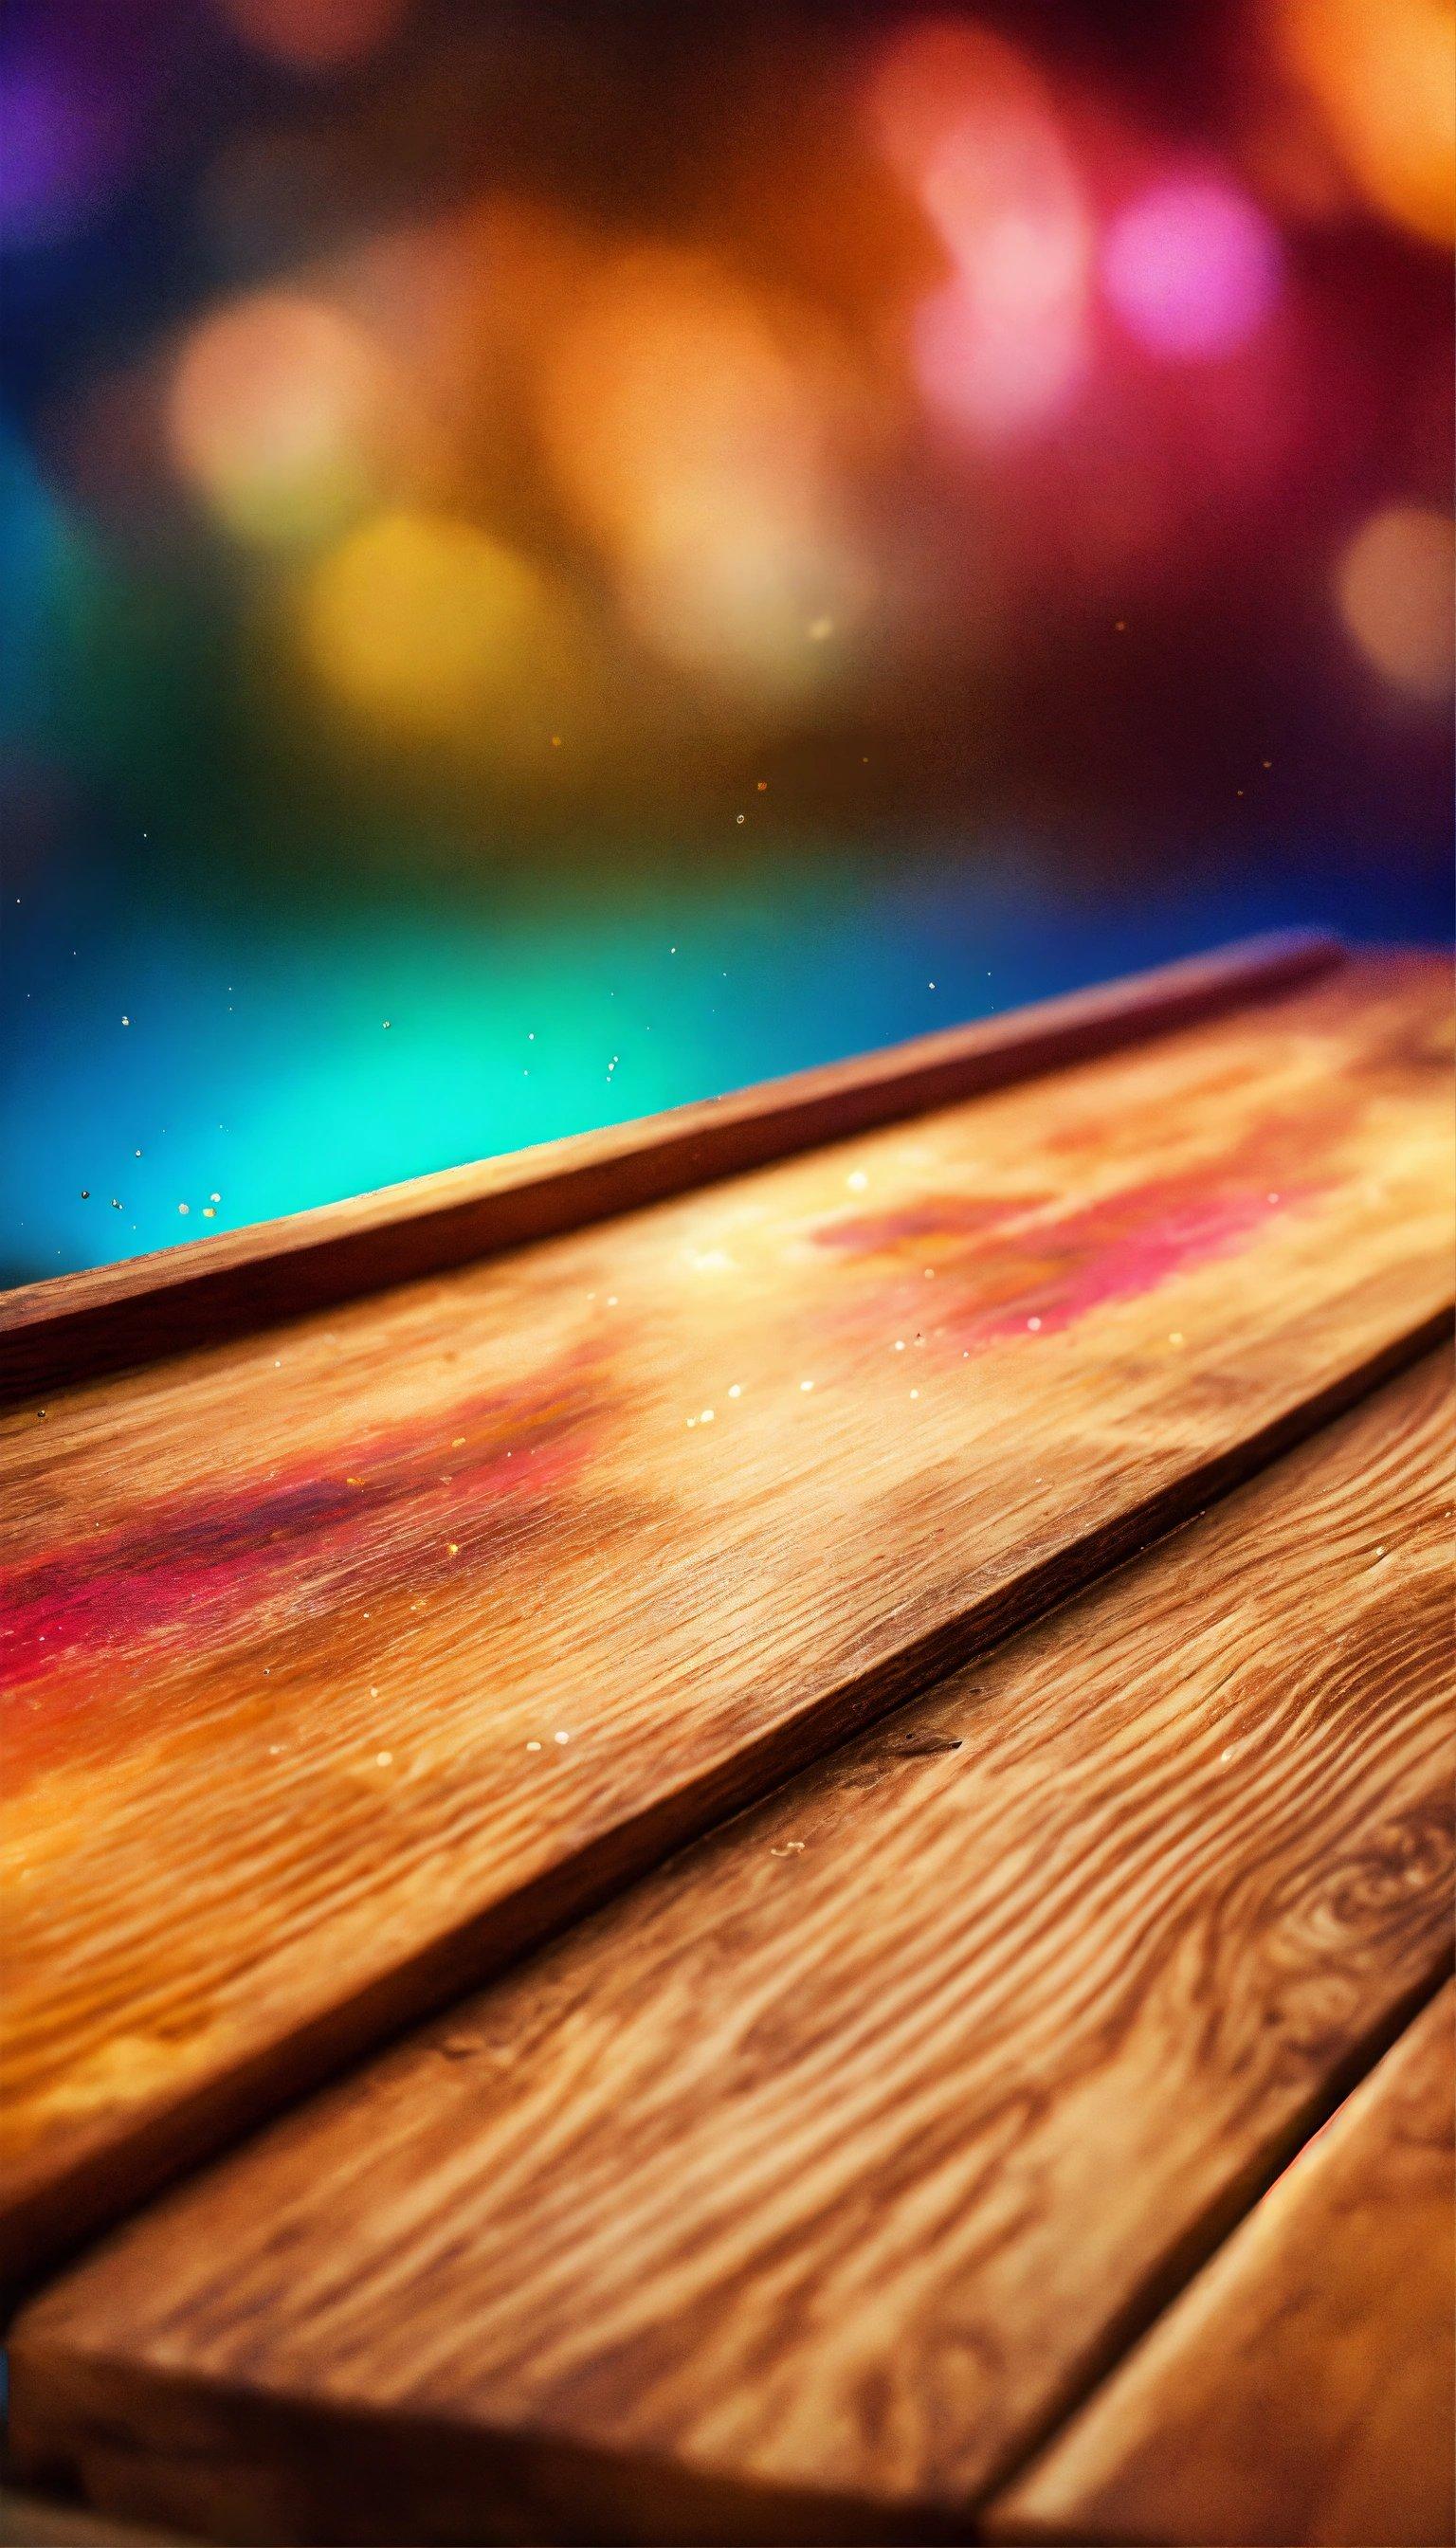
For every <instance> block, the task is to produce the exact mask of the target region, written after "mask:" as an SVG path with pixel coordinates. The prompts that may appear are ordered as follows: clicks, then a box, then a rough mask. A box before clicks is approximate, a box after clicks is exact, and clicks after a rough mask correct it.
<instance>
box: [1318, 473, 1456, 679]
mask: <svg viewBox="0 0 1456 2548" xmlns="http://www.w3.org/2000/svg"><path fill="white" fill-rule="evenodd" d="M1336 591H1337V594H1338V598H1339V606H1340V612H1341V616H1342V617H1343V619H1344V623H1345V626H1346V627H1347V629H1348V630H1349V632H1350V635H1351V636H1352V637H1353V638H1354V640H1355V643H1356V645H1357V646H1358V647H1359V648H1360V650H1361V652H1362V654H1364V655H1365V656H1367V657H1368V659H1369V661H1370V662H1371V663H1372V664H1373V665H1374V666H1375V668H1376V670H1377V672H1379V673H1382V674H1383V675H1384V677H1385V679H1386V680H1387V681H1388V682H1390V683H1394V685H1395V686H1396V687H1397V688H1398V689H1402V690H1405V691H1408V692H1409V693H1410V695H1411V696H1412V697H1414V698H1418V699H1426V700H1430V701H1432V702H1439V701H1440V700H1442V699H1445V698H1449V696H1450V694H1451V688H1452V676H1453V670H1456V639H1453V627H1452V618H1453V608H1456V523H1453V522H1452V520H1451V518H1450V516H1449V514H1445V513H1438V512H1435V511H1433V510H1428V509H1426V508H1425V507H1423V506H1419V505H1414V504H1392V505H1390V506H1389V507H1387V509H1386V510H1384V511H1383V512H1379V513H1376V514H1374V515H1373V516H1372V518H1371V519H1370V520H1369V521H1368V522H1366V523H1365V524H1364V526H1363V528H1362V529H1360V530H1359V531H1357V532H1356V534H1355V537H1354V538H1353V539H1352V540H1351V542H1350V544H1349V546H1348V548H1347V549H1346V550H1345V552H1344V555H1343V556H1342V557H1341V559H1340V562H1339V569H1338V574H1337V577H1336Z"/></svg>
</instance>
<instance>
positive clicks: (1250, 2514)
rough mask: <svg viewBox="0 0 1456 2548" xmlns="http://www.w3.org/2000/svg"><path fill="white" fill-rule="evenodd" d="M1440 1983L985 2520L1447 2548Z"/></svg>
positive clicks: (1182, 2535) (1449, 2485) (1061, 2531)
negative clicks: (1184, 2289) (1179, 2295)
mask: <svg viewBox="0 0 1456 2548" xmlns="http://www.w3.org/2000/svg"><path fill="white" fill-rule="evenodd" d="M1453 2025H1456V1992H1453V1990H1452V1988H1451V1987H1450V1986H1449V1985H1448V1986H1447V1988H1446V1989H1445V1990H1444V1991H1442V1992H1441V1993H1440V1995H1439V1997H1438V1998H1437V1999H1436V2000H1435V2001H1434V2002H1433V2003H1432V2005H1431V2006H1430V2007H1429V2008H1428V2009H1426V2011H1425V2012H1424V2014H1423V2015H1422V2016H1421V2017H1419V2018H1418V2019H1417V2020H1416V2022H1415V2023H1414V2025H1413V2026H1412V2027H1411V2028H1410V2032H1409V2033H1408V2034H1407V2035H1406V2036H1405V2037H1404V2038H1403V2039H1402V2041H1401V2042H1400V2043H1399V2044H1398V2045H1397V2046H1396V2047H1395V2048H1394V2050H1393V2051H1391V2052H1388V2053H1387V2055H1386V2057H1385V2059H1384V2060H1383V2061H1382V2062H1381V2063H1380V2064H1379V2066H1378V2068H1377V2069H1376V2070H1374V2071H1373V2072H1372V2074H1371V2075H1370V2077H1369V2078H1368V2079H1366V2080H1365V2081H1364V2082H1363V2084H1362V2085H1361V2086H1360V2087H1359V2088H1358V2089H1357V2090H1356V2091H1355V2094H1354V2095H1353V2096H1352V2097H1351V2098H1350V2099H1349V2102H1348V2103H1347V2104H1346V2105H1345V2106H1343V2107H1342V2108H1341V2110H1340V2112H1339V2113H1338V2114H1337V2115H1336V2116H1335V2117H1334V2118H1333V2120H1332V2121H1331V2122H1330V2123H1329V2124H1328V2125H1327V2126H1326V2127H1325V2129H1324V2131H1323V2132H1322V2133H1320V2134H1319V2136H1318V2137H1317V2138H1316V2139H1314V2140H1313V2141H1311V2142H1310V2144H1309V2145H1308V2147H1307V2148H1305V2149H1303V2150H1302V2151H1301V2152H1300V2155H1299V2157H1298V2158H1297V2159H1296V2160H1294V2162H1293V2163H1292V2164H1291V2166H1290V2167H1289V2168H1288V2169H1287V2170H1286V2171H1285V2173H1284V2175H1283V2176H1281V2177H1280V2179H1279V2180H1278V2182H1277V2184H1276V2185H1275V2186H1274V2187H1273V2189H1272V2190H1271V2192H1270V2193H1269V2194H1268V2195H1267V2196H1266V2197H1265V2199H1264V2201H1263V2202H1262V2203H1261V2204H1260V2205H1259V2207H1258V2209H1257V2210H1256V2211H1255V2212H1254V2213H1253V2214H1252V2215H1251V2217H1250V2218H1249V2219H1248V2220H1247V2221H1246V2222H1244V2223H1243V2224H1242V2226H1241V2227H1240V2228H1239V2229H1238V2230H1237V2231H1236V2232H1235V2233H1234V2235H1233V2236H1232V2238H1230V2239H1229V2244H1228V2246H1227V2247H1226V2248H1225V2249H1224V2250H1223V2252H1222V2253H1221V2254H1220V2255H1219V2256H1218V2258H1217V2259H1216V2260H1215V2262H1214V2263H1213V2264H1212V2265H1210V2266H1209V2267H1208V2269H1207V2271H1206V2272H1205V2273H1203V2274H1201V2275H1200V2276H1199V2278H1198V2280H1197V2281H1196V2282H1195V2283H1194V2285H1193V2286H1192V2288H1191V2290H1190V2291H1189V2292H1188V2293H1187V2294H1186V2295H1185V2297H1184V2298H1183V2300H1182V2301H1181V2302H1180V2303H1179V2304H1178V2306H1177V2307H1176V2308H1175V2309H1173V2310H1170V2311H1169V2312H1168V2314H1167V2316H1166V2317H1165V2318H1164V2319H1162V2320H1160V2321H1159V2323H1158V2324H1157V2325H1156V2326H1155V2327H1154V2328H1153V2330H1152V2332H1151V2333H1150V2335H1148V2337H1147V2338H1146V2340H1145V2342H1144V2343H1142V2344H1141V2345H1140V2346H1139V2347H1138V2350H1137V2352H1136V2353H1135V2354H1134V2355H1133V2356H1132V2358H1131V2360H1130V2361H1129V2362H1128V2364H1127V2366H1126V2367H1125V2369H1123V2370H1122V2371H1121V2372H1119V2374H1118V2375H1117V2377H1116V2378H1115V2379H1113V2380H1111V2381H1109V2382H1108V2384H1107V2386H1106V2387H1105V2388H1104V2389H1102V2390H1100V2391H1099V2392H1098V2394H1097V2395H1096V2397H1094V2399H1093V2400H1092V2402H1091V2404H1090V2405H1089V2406H1088V2407H1087V2409H1086V2410H1085V2412H1083V2413H1082V2414H1081V2415H1080V2416H1079V2417H1078V2418H1077V2420H1076V2421H1075V2422H1074V2423H1073V2424H1072V2425H1071V2426H1070V2428H1069V2429H1068V2431H1067V2432H1066V2434H1065V2435H1064V2436H1063V2437H1062V2438H1061V2439H1059V2440H1058V2441H1057V2442H1056V2443H1054V2444H1053V2446H1052V2448H1051V2449H1050V2450H1049V2452H1047V2455H1046V2456H1045V2457H1044V2458H1043V2459H1042V2460H1041V2461H1039V2462H1038V2464H1037V2465H1036V2466H1035V2467H1034V2468H1033V2469H1031V2470H1030V2471H1029V2472H1028V2473H1027V2475H1026V2477H1025V2478H1024V2479H1023V2480H1022V2481H1021V2483H1020V2484H1019V2485H1018V2486H1016V2487H1014V2488H1012V2489H1011V2490H1010V2491H1009V2492H1008V2494H1007V2495H1006V2497H1005V2498H1004V2499H1003V2500H1002V2502H1001V2503H999V2504H998V2505H997V2506H995V2507H994V2509H993V2516H992V2519H991V2521H990V2524H989V2527H990V2530H991V2533H992V2535H993V2536H994V2537H997V2538H1003V2539H1017V2540H1051V2539H1057V2540H1104V2539H1106V2540H1152V2541H1164V2542H1166V2541H1185V2540H1190V2541H1207V2542H1211V2543H1213V2548H1220V2543H1229V2542H1244V2541H1247V2542H1250V2543H1252V2548H1261V2543H1262V2548H1275V2543H1282V2542H1291V2543H1299V2548H1304V2543H1307V2542H1311V2543H1313V2542H1319V2543H1320V2548H1408V2543H1432V2548H1440V2543H1449V2542H1450V2540H1451V2538H1452V2535H1453V2529H1456V2473H1453V2466H1452V2462H1453V2450H1456V2444H1453V2419H1456V2403H1453V2402H1456V2343H1453V2336H1452V2329H1453V2324H1456V2200H1453V2192H1456V2189H1453V2183H1452V2127H1451V2117H1452V2104H1453V2100H1456V2043H1453Z"/></svg>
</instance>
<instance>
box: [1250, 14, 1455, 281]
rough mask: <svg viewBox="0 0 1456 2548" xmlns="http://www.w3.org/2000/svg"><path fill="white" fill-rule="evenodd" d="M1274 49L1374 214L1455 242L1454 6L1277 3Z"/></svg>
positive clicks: (1437, 239) (1445, 241) (1427, 235)
mask: <svg viewBox="0 0 1456 2548" xmlns="http://www.w3.org/2000/svg"><path fill="white" fill-rule="evenodd" d="M1272 11H1273V22H1274V30H1275V39H1276V43H1277V45H1278V46H1279V48H1280V51H1281V53H1282V56H1283V59H1284V60H1285V62H1286V63H1287V65H1288V66H1289V68H1290V69H1291V70H1292V71H1293V72H1294V74H1295V76H1296V78H1297V79H1298V80H1299V81H1300V82H1301V84H1302V85H1303V87H1304V88H1305V89H1306V90H1307V92H1308V93H1309V95H1310V96H1311V97H1312V98H1313V99H1314V101H1315V103H1316V105H1317V107H1318V108H1319V112H1320V114H1321V115H1322V117H1323V120H1324V125H1325V129H1326V131H1327V133H1328V135H1329V137H1330V139H1331V140H1332V141H1333V143H1334V145H1335V147H1336V148H1337V150H1338V151H1339V153H1340V156H1341V158H1342V160H1343V161H1344V164H1345V167H1346V168H1347V170H1348V172H1349V174H1350V176H1351V177H1352V178H1353V180H1354V182H1355V184H1356V185H1357V186H1358V187H1359V188H1360V190H1361V192H1362V193H1363V194H1364V195H1365V196H1366V197H1367V199H1368V200H1369V202H1370V203H1372V204H1373V205H1374V206H1375V207H1376V208H1377V210H1378V211H1380V212H1382V213H1384V214H1385V215H1386V216H1387V217H1388V218H1389V219H1390V220H1392V221H1395V222H1399V223H1400V224H1401V225H1402V226H1403V227H1405V228H1408V229H1410V230H1413V231H1414V232H1415V233H1416V234H1417V236H1419V237H1421V238H1426V239H1431V240H1433V241H1434V242H1435V243H1436V244H1437V245H1438V246H1444V245H1447V244H1449V242H1450V240H1451V239H1452V237H1453V236H1456V130H1453V123H1456V118H1453V108H1452V98H1453V94H1456V7H1453V5H1452V0H1272Z"/></svg>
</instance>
